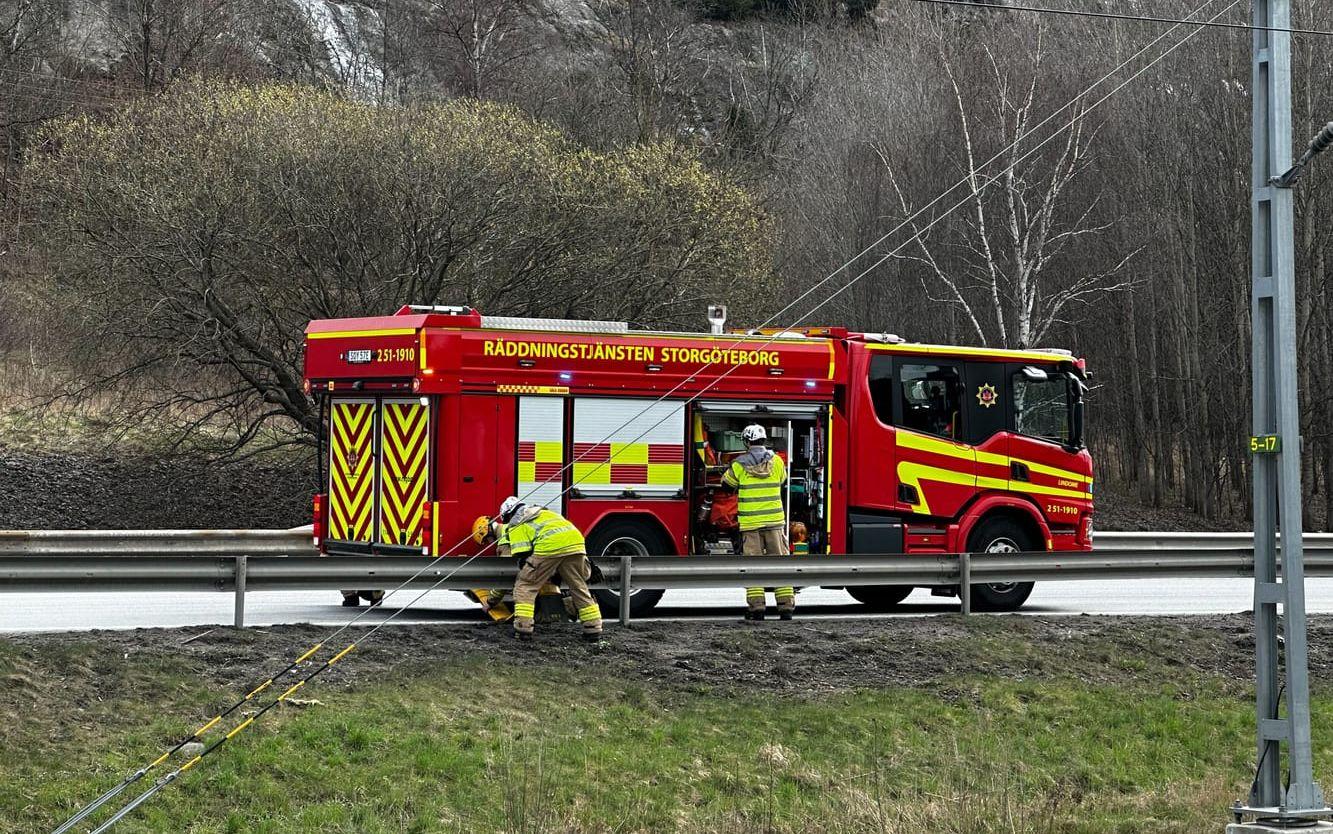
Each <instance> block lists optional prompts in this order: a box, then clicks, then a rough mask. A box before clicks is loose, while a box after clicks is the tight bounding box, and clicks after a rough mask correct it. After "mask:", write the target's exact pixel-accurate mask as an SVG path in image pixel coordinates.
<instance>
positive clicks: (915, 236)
mask: <svg viewBox="0 0 1333 834" xmlns="http://www.w3.org/2000/svg"><path fill="white" fill-rule="evenodd" d="M979 49H980V52H981V55H980V56H979V57H980V60H979V61H976V62H975V63H976V64H977V65H980V66H981V67H983V70H982V71H981V72H980V73H977V77H973V76H972V74H970V73H964V72H961V71H960V70H959V62H960V60H961V61H967V62H968V63H969V64H971V63H973V62H972V61H970V60H969V56H967V55H963V56H961V58H960V56H958V55H957V54H956V53H954V54H951V53H948V52H945V51H944V50H943V48H941V50H940V53H939V56H940V62H941V65H942V67H943V71H944V77H945V79H946V82H947V85H948V90H949V94H950V97H951V99H952V102H953V105H954V107H955V108H956V115H957V118H958V122H957V136H956V140H955V142H954V145H955V147H954V152H955V153H954V158H955V159H957V161H958V170H957V174H958V175H959V181H960V183H961V185H960V187H959V188H958V189H956V190H955V191H954V192H952V193H951V195H950V196H949V197H948V198H946V199H945V200H943V201H942V202H940V203H939V204H938V205H937V206H935V207H932V208H931V210H930V211H929V212H926V213H924V214H923V216H922V217H920V218H914V219H912V220H911V221H910V223H909V227H910V232H911V242H910V244H909V245H908V246H905V247H902V248H901V250H900V251H898V252H896V254H894V258H895V259H898V260H901V261H906V262H910V263H912V264H915V265H917V266H918V267H919V270H918V273H917V274H918V275H919V276H920V280H921V282H922V285H923V287H924V289H925V292H926V295H927V297H928V298H929V299H930V300H931V301H932V302H934V303H940V304H947V305H951V306H953V307H955V308H956V309H957V310H958V311H959V312H960V313H961V315H962V317H963V318H964V320H965V321H966V323H967V326H968V327H970V329H971V330H972V331H973V334H974V335H975V338H976V339H977V340H978V341H979V342H980V343H982V344H985V345H994V346H1002V347H1015V348H1025V347H1031V346H1033V345H1036V344H1038V343H1040V342H1041V341H1042V340H1044V339H1046V338H1047V337H1048V336H1049V335H1050V334H1051V332H1052V330H1053V329H1054V328H1056V327H1057V326H1059V325H1062V324H1066V323H1068V322H1069V321H1070V317H1071V315H1072V313H1073V312H1074V311H1075V310H1076V309H1077V308H1079V307H1082V306H1085V305H1088V304H1090V303H1092V302H1093V301H1094V300H1096V299H1097V298H1099V297H1101V296H1103V295H1105V294H1107V293H1111V292H1115V291H1118V290H1122V289H1124V288H1126V287H1127V286H1129V284H1130V279H1129V278H1128V277H1126V267H1127V266H1128V264H1129V262H1130V260H1131V259H1132V258H1133V256H1134V254H1135V251H1131V252H1127V253H1125V254H1124V255H1123V256H1121V257H1119V258H1118V259H1114V260H1111V261H1108V262H1103V263H1100V264H1095V263H1091V262H1090V261H1088V260H1083V259H1080V258H1079V257H1077V252H1078V250H1079V248H1080V247H1081V245H1082V244H1084V243H1086V241H1087V240H1088V239H1089V238H1092V237H1095V236H1097V235H1099V234H1101V233H1103V232H1105V231H1106V230H1107V229H1109V228H1110V226H1111V222H1110V221H1107V220H1103V219H1100V218H1099V214H1100V212H1099V204H1100V198H1099V197H1097V196H1095V195H1094V196H1093V197H1092V198H1091V199H1083V200H1079V199H1078V195H1077V191H1078V190H1077V189H1076V188H1075V187H1074V186H1075V184H1076V183H1077V181H1078V180H1079V178H1080V177H1081V176H1082V175H1083V174H1084V173H1085V172H1086V171H1087V170H1088V167H1089V165H1090V164H1091V163H1092V161H1093V158H1094V154H1093V147H1094V145H1095V142H1096V137H1097V130H1096V128H1095V127H1093V126H1090V124H1089V120H1088V118H1086V117H1087V116H1088V111H1087V104H1086V102H1083V101H1079V102H1077V103H1076V104H1075V105H1074V106H1073V107H1071V108H1069V110H1068V111H1066V113H1064V114H1062V115H1061V116H1060V117H1058V118H1056V119H1054V120H1052V121H1050V122H1049V123H1047V124H1044V125H1043V124H1041V122H1042V119H1043V114H1044V113H1046V112H1049V108H1048V107H1047V106H1046V104H1045V102H1044V101H1043V100H1042V97H1040V96H1039V91H1040V86H1041V84H1042V82H1043V80H1045V79H1048V78H1049V76H1048V74H1047V70H1046V67H1045V66H1044V65H1045V62H1046V59H1047V57H1048V55H1047V50H1046V47H1045V43H1044V37H1043V36H1042V34H1040V33H1039V34H1038V35H1037V36H1036V43H1035V45H1034V48H1033V50H1032V52H1031V54H1030V56H1029V60H1028V61H1026V62H1015V61H1014V60H1013V59H1012V58H1010V57H1002V56H1000V55H998V54H997V52H996V50H995V48H994V47H992V46H991V45H990V44H989V43H983V44H982V45H981V46H980V47H979ZM1069 122H1074V125H1073V126H1072V127H1071V128H1070V129H1068V130H1064V131H1059V128H1061V127H1063V126H1064V125H1065V124H1067V123H1069ZM878 152H879V153H880V159H881V162H882V164H883V165H884V166H885V168H886V169H887V173H888V177H889V182H890V183H891V185H892V188H893V192H894V194H895V196H896V199H897V203H898V207H899V209H900V210H901V212H902V216H903V217H911V216H912V215H913V214H914V213H915V212H916V211H917V210H918V209H919V205H918V203H917V201H916V200H914V195H915V194H917V193H919V190H918V189H914V188H912V186H911V184H910V183H906V182H904V178H903V176H902V165H901V164H895V162H894V160H893V157H892V155H891V154H892V151H891V149H890V148H887V147H881V148H879V149H878ZM992 157H996V158H995V159H994V161H990V160H991V158H992ZM988 163H989V164H988ZM955 207H956V208H955ZM951 210H952V211H951ZM946 213H949V216H948V218H947V219H942V218H944V217H945V214H946Z"/></svg>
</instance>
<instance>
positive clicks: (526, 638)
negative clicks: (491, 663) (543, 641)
mask: <svg viewBox="0 0 1333 834" xmlns="http://www.w3.org/2000/svg"><path fill="white" fill-rule="evenodd" d="M514 639H515V640H517V641H519V642H520V643H531V642H532V632H531V631H515V632H514Z"/></svg>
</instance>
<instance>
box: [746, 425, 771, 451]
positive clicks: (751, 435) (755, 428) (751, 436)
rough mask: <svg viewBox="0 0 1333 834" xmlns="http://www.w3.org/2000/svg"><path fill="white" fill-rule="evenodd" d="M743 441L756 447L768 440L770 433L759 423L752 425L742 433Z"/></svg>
mask: <svg viewBox="0 0 1333 834" xmlns="http://www.w3.org/2000/svg"><path fill="white" fill-rule="evenodd" d="M741 439H742V440H744V441H745V442H746V443H749V444H750V445H751V446H754V445H755V444H757V443H763V442H764V441H765V440H767V439H768V432H766V431H764V427H763V426H761V425H759V424H758V423H751V424H750V425H748V426H746V427H745V431H743V432H741Z"/></svg>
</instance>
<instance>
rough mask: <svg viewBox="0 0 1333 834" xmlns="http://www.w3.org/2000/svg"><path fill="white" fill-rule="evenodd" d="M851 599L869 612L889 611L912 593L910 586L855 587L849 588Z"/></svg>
mask: <svg viewBox="0 0 1333 834" xmlns="http://www.w3.org/2000/svg"><path fill="white" fill-rule="evenodd" d="M847 593H849V594H851V595H852V599H854V600H856V601H857V602H859V603H861V604H862V605H864V606H866V607H867V608H869V609H870V610H871V611H889V610H892V609H893V608H894V607H896V606H897V605H898V603H900V602H902V601H903V600H905V599H907V596H908V594H910V593H912V586H911V585H857V586H849V587H848V588H847Z"/></svg>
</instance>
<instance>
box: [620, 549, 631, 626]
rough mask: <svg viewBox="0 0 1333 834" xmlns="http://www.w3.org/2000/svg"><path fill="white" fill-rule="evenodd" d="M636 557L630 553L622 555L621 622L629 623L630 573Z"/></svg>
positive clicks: (626, 624)
mask: <svg viewBox="0 0 1333 834" xmlns="http://www.w3.org/2000/svg"><path fill="white" fill-rule="evenodd" d="M633 562H634V557H633V556H631V555H630V554H628V553H625V554H623V555H622V556H621V557H620V624H621V625H622V626H628V625H629V575H630V565H631V564H633Z"/></svg>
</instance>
